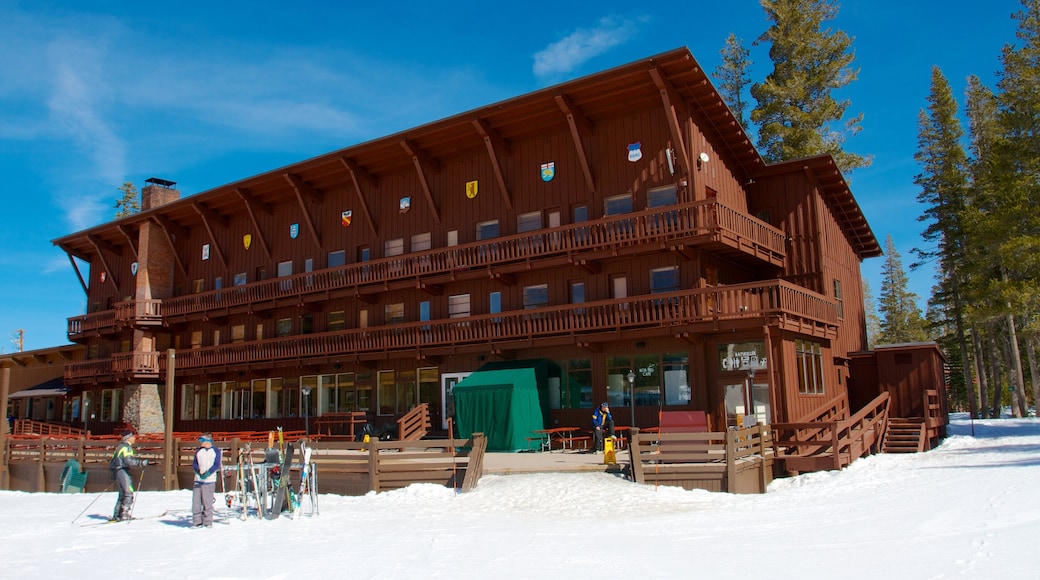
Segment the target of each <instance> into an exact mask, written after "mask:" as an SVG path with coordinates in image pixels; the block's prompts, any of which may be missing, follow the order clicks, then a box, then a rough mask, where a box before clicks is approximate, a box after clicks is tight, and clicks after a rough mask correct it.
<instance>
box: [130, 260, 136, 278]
mask: <svg viewBox="0 0 1040 580" xmlns="http://www.w3.org/2000/svg"><path fill="white" fill-rule="evenodd" d="M130 275H131V276H136V275H137V262H130Z"/></svg>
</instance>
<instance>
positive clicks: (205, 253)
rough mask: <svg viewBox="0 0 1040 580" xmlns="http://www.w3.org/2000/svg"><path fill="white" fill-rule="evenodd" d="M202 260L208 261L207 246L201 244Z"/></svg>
mask: <svg viewBox="0 0 1040 580" xmlns="http://www.w3.org/2000/svg"><path fill="white" fill-rule="evenodd" d="M202 259H203V260H208V259H209V244H202Z"/></svg>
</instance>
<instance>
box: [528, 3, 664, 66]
mask: <svg viewBox="0 0 1040 580" xmlns="http://www.w3.org/2000/svg"><path fill="white" fill-rule="evenodd" d="M645 21H646V19H645V18H639V19H627V18H621V17H617V16H605V17H603V18H600V20H599V22H598V23H597V24H596V26H595V27H593V28H579V29H578V30H575V31H574V32H572V33H570V34H569V35H567V36H566V37H564V38H562V39H560V40H558V41H557V42H554V43H552V44H550V45H549V46H548V47H546V48H545V49H543V50H541V51H539V52H537V53H535V55H534V69H533V71H534V74H535V76H538V77H546V76H552V75H558V74H564V73H568V72H571V71H572V70H574V69H575V68H577V67H578V66H580V65H582V64H584V63H585V62H586V61H588V60H589V59H591V58H593V57H596V56H599V55H601V54H603V53H605V52H606V51H608V50H610V49H611V48H613V47H615V46H618V45H620V44H623V43H624V42H625V41H627V40H628V39H629V38H631V37H632V35H633V34H635V33H636V32H637V31H638V30H639V27H640V25H641V24H642V23H643V22H645Z"/></svg>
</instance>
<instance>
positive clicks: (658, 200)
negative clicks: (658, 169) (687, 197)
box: [646, 185, 676, 207]
mask: <svg viewBox="0 0 1040 580" xmlns="http://www.w3.org/2000/svg"><path fill="white" fill-rule="evenodd" d="M675 203H676V197H675V186H674V185H666V186H664V187H655V188H653V189H649V190H647V192H646V207H661V206H665V205H675Z"/></svg>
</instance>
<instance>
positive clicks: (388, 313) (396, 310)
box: [383, 302, 404, 324]
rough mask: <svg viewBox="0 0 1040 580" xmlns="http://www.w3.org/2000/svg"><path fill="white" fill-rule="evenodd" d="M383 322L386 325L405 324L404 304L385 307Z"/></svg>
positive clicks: (398, 303) (399, 303)
mask: <svg viewBox="0 0 1040 580" xmlns="http://www.w3.org/2000/svg"><path fill="white" fill-rule="evenodd" d="M383 320H384V321H385V324H401V323H402V322H404V302H397V303H395V304H387V305H386V306H384V310H383Z"/></svg>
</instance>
